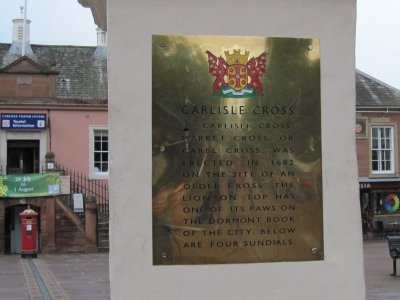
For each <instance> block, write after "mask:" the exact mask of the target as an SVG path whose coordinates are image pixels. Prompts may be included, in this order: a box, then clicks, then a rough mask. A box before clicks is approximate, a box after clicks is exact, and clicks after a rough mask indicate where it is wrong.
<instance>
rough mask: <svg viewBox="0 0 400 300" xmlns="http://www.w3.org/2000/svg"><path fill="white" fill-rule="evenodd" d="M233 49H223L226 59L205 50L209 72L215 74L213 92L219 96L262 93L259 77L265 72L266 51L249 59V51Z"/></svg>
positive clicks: (258, 94) (249, 95)
mask: <svg viewBox="0 0 400 300" xmlns="http://www.w3.org/2000/svg"><path fill="white" fill-rule="evenodd" d="M240 52H241V50H240V49H234V50H233V54H230V53H229V51H225V57H226V60H225V59H223V58H222V56H220V57H219V58H218V57H216V56H215V55H214V54H212V53H211V52H210V51H206V53H207V55H208V68H209V71H210V74H211V75H213V76H215V81H214V84H213V94H214V95H218V96H220V97H233V98H245V97H252V96H260V95H262V94H263V86H262V83H261V81H260V77H261V76H262V75H264V74H265V72H266V62H267V54H268V53H267V52H263V53H261V54H260V55H259V56H258V57H256V58H255V57H252V58H251V59H250V60H249V54H250V52H249V51H245V53H244V54H242V53H240Z"/></svg>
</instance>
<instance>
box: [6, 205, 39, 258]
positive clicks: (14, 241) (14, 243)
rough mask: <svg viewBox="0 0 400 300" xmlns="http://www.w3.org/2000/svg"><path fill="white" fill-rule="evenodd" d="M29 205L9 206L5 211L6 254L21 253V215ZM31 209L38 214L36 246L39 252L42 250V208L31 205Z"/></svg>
mask: <svg viewBox="0 0 400 300" xmlns="http://www.w3.org/2000/svg"><path fill="white" fill-rule="evenodd" d="M27 208H28V205H25V204H24V205H14V206H8V207H6V209H5V220H4V221H5V222H4V224H5V230H4V231H5V232H4V233H5V243H4V253H5V254H20V253H21V216H20V215H19V214H20V213H22V212H23V211H24V210H25V209H27ZM30 208H31V209H33V210H34V211H35V212H37V213H38V219H37V226H36V245H37V247H38V249H37V250H38V252H39V250H40V207H38V206H33V205H30Z"/></svg>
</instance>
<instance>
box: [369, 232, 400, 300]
mask: <svg viewBox="0 0 400 300" xmlns="http://www.w3.org/2000/svg"><path fill="white" fill-rule="evenodd" d="M397 263H398V266H397V270H398V272H400V260H398V261H397ZM364 270H365V284H366V292H367V297H366V299H367V300H399V299H400V277H393V276H390V274H392V273H393V261H392V259H391V257H390V256H389V250H388V242H387V240H380V241H365V242H364ZM398 274H399V276H400V273H398Z"/></svg>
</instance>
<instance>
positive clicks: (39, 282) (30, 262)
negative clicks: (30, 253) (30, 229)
mask: <svg viewBox="0 0 400 300" xmlns="http://www.w3.org/2000/svg"><path fill="white" fill-rule="evenodd" d="M108 270H109V269H108V253H92V254H39V255H38V257H37V258H34V259H22V258H20V256H19V255H0V299H7V300H25V299H29V300H41V299H44V300H74V299H82V300H86V299H87V300H89V299H96V300H97V299H99V300H102V299H110V283H109V273H108Z"/></svg>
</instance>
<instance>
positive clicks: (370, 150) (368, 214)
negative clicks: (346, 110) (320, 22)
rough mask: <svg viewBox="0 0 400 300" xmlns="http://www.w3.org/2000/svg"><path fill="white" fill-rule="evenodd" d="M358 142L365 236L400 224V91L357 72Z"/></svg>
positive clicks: (389, 229)
mask: <svg viewBox="0 0 400 300" xmlns="http://www.w3.org/2000/svg"><path fill="white" fill-rule="evenodd" d="M356 79H357V80H356V82H357V85H356V92H357V107H356V109H357V115H356V143H357V158H358V169H359V170H358V171H359V183H360V205H361V213H362V217H363V231H364V234H365V235H367V234H368V235H381V236H383V235H387V234H391V233H396V232H397V231H398V230H399V229H400V227H399V225H400V210H399V195H400V162H399V157H400V156H399V153H400V151H399V149H400V148H399V146H400V144H399V140H400V131H399V129H400V128H399V127H398V126H399V124H400V91H399V90H397V89H395V88H393V87H391V86H389V85H387V84H385V83H383V82H381V81H379V80H377V79H375V78H373V77H371V76H369V75H367V74H365V73H362V72H360V71H357V74H356Z"/></svg>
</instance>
